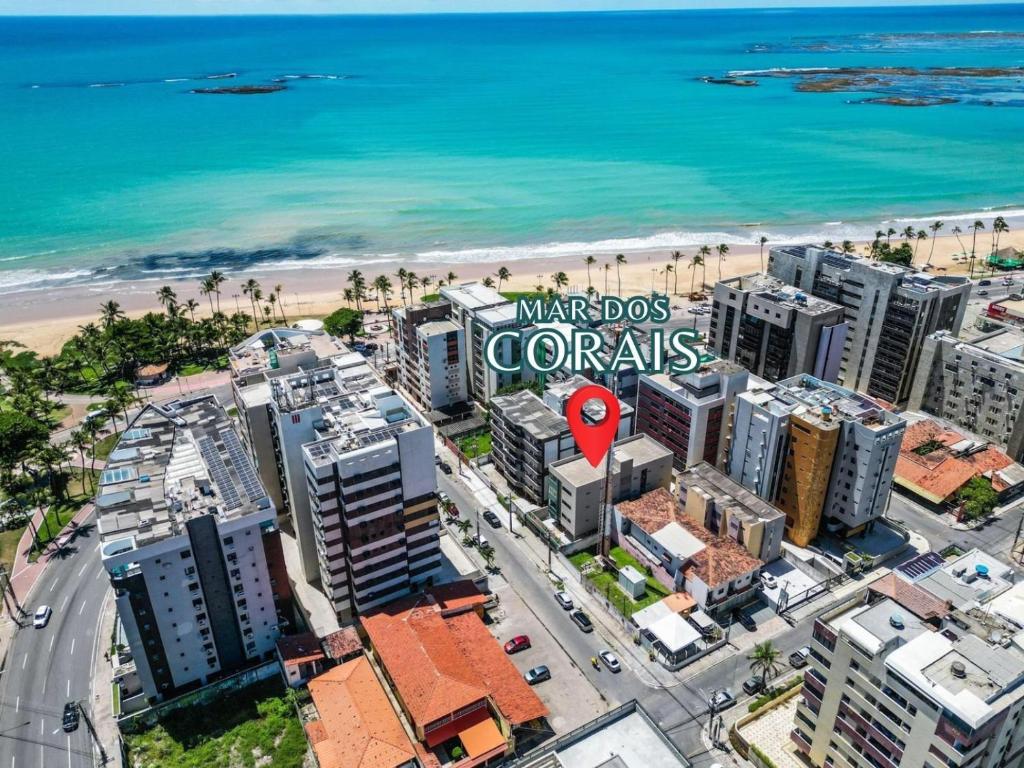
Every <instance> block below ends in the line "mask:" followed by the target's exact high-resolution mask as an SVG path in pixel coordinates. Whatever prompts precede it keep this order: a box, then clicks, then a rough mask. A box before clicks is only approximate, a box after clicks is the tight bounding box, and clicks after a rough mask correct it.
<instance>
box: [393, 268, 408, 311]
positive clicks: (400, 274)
mask: <svg viewBox="0 0 1024 768" xmlns="http://www.w3.org/2000/svg"><path fill="white" fill-rule="evenodd" d="M408 274H409V273H408V272H406V271H405V267H399V268H398V271H397V272H395V277H397V278H398V288H399V291H400V292H401V293H400V295H401V298H402V306H403V307H404V306H405V278H406V276H407V275H408Z"/></svg>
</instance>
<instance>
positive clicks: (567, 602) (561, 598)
mask: <svg viewBox="0 0 1024 768" xmlns="http://www.w3.org/2000/svg"><path fill="white" fill-rule="evenodd" d="M555 600H557V601H558V604H559V605H560V606H562V607H563V608H564V609H565V610H567V611H571V610H572V598H571V597H569V593H568V592H555Z"/></svg>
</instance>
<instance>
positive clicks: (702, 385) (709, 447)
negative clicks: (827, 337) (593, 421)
mask: <svg viewBox="0 0 1024 768" xmlns="http://www.w3.org/2000/svg"><path fill="white" fill-rule="evenodd" d="M754 378H755V380H757V381H760V380H759V379H756V377H754ZM749 380H750V374H749V373H748V372H747V371H746V370H745V369H744V368H741V367H740V366H738V365H736V363H732V362H729V361H728V360H711V361H710V362H705V363H703V364H702V365H701V367H700V368H699V369H698V370H696V371H693V372H691V373H686V374H679V375H670V374H667V373H655V374H641V376H640V383H639V388H638V392H637V400H636V432H638V433H640V432H642V433H644V434H647V435H650V436H651V437H653V438H654V439H655V440H657V441H658V442H659V443H661V444H662V445H664V446H665V447H666V448H668V449H669V450H671V451H672V453H673V454H674V455H675V467H676V469H680V470H681V469H685V468H686V467H692V466H693V465H695V464H699V463H700V462H702V461H706V462H708V463H709V464H713V465H715V466H721V465H722V461H723V460H724V457H725V451H726V444H727V438H728V434H729V424H730V416H731V410H732V406H733V400H734V399H735V397H736V395H737V394H739V393H740V392H743V391H744V390H746V389H747V387H748V384H749Z"/></svg>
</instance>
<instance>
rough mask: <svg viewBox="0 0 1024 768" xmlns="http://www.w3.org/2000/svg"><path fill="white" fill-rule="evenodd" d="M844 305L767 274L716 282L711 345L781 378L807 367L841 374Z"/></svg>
mask: <svg viewBox="0 0 1024 768" xmlns="http://www.w3.org/2000/svg"><path fill="white" fill-rule="evenodd" d="M844 314H845V310H844V309H843V307H841V306H840V305H838V304H834V303H833V302H831V301H826V300H825V299H819V298H817V297H815V296H811V295H809V294H807V293H805V292H803V291H801V290H799V289H797V288H793V287H792V286H788V285H786V284H785V283H783V282H782V281H781V280H778V279H776V278H774V277H770V276H768V275H764V274H759V273H757V274H752V275H743V276H742V277H733V278H729V279H727V280H721V281H719V282H718V283H716V284H715V294H714V301H713V302H712V304H711V326H710V330H709V332H708V347H709V348H710V349H711V350H712V351H713V352H714V353H715V354H716V355H718V356H719V357H722V358H725V359H726V360H732V361H734V362H736V363H739V364H740V365H742V366H743V367H744V368H746V369H747V370H748V371H750V372H751V373H754V374H757V375H758V376H761V377H763V378H765V379H768V380H769V381H778V380H779V379H786V378H789V377H790V376H795V375H797V374H798V373H809V374H811V375H812V376H816V377H817V378H819V379H822V380H824V381H835V380H836V376H838V375H839V363H840V360H841V358H842V352H843V343H844V342H845V340H846V320H845V319H844Z"/></svg>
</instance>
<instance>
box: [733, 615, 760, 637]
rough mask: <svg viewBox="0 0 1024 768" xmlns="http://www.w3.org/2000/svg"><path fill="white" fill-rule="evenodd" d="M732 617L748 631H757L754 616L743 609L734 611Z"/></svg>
mask: <svg viewBox="0 0 1024 768" xmlns="http://www.w3.org/2000/svg"><path fill="white" fill-rule="evenodd" d="M732 617H733V620H734V621H738V622H739V623H740V624H742V625H743V628H744V629H745V630H747V631H748V632H756V631H757V622H756V621H754V617H753V616H751V615H750V614H749V613H746V612H744V611H734V612H733V615H732Z"/></svg>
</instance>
